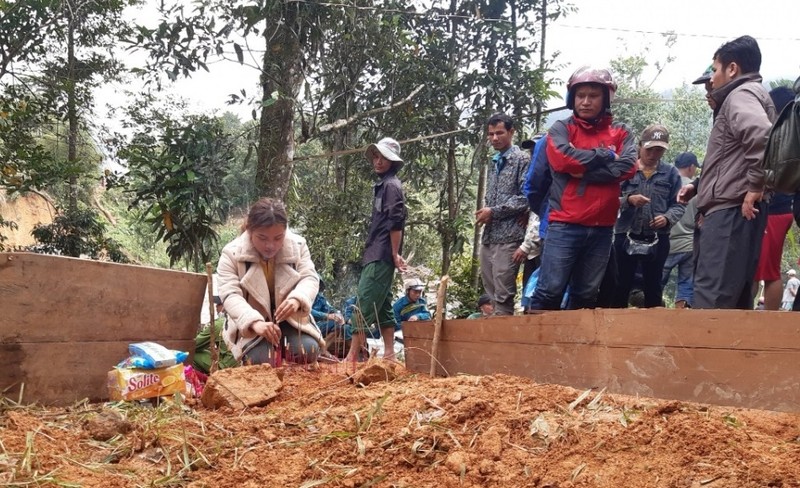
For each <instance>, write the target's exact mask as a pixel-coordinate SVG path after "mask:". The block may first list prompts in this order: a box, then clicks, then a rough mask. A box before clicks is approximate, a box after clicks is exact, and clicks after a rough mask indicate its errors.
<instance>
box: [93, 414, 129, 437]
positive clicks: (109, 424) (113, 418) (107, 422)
mask: <svg viewBox="0 0 800 488" xmlns="http://www.w3.org/2000/svg"><path fill="white" fill-rule="evenodd" d="M83 429H84V430H85V431H86V432H87V433H88V434H89V437H91V438H92V439H94V440H96V441H107V440H109V439H112V438H114V436H116V435H119V434H125V433H127V432H129V431H130V430H131V424H130V422H128V421H127V420H125V417H123V416H122V414H121V413H119V412H116V411H114V410H103V411H101V412H100V413H98V414H96V415H92V416H91V417H89V418H88V419H87V420H86V421H85V422H84V423H83Z"/></svg>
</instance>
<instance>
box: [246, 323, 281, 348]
mask: <svg viewBox="0 0 800 488" xmlns="http://www.w3.org/2000/svg"><path fill="white" fill-rule="evenodd" d="M250 328H251V329H253V332H255V333H256V334H258V335H260V336H261V337H263V338H264V339H266V340H268V341H270V342H271V343H273V344H275V345H276V346H277V345H278V344H280V342H281V328H280V327H278V324H276V323H275V322H265V321H263V320H259V321H258V322H254V323H253V325H251V326H250Z"/></svg>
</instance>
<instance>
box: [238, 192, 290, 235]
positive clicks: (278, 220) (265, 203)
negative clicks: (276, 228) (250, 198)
mask: <svg viewBox="0 0 800 488" xmlns="http://www.w3.org/2000/svg"><path fill="white" fill-rule="evenodd" d="M275 224H279V225H282V226H284V227H288V225H289V219H287V218H286V207H284V206H283V202H281V201H280V200H273V199H272V198H262V199H260V200H259V201H257V202H256V203H254V204H253V206H252V207H250V211H249V212H247V221H246V222H245V223H244V228H243V229H242V230H253V229H259V228H262V227H272V226H273V225H275Z"/></svg>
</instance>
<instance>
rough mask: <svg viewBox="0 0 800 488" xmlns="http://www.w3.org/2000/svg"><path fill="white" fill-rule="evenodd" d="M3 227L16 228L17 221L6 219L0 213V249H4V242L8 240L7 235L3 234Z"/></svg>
mask: <svg viewBox="0 0 800 488" xmlns="http://www.w3.org/2000/svg"><path fill="white" fill-rule="evenodd" d="M3 229H11V230H16V229H17V223H16V222H11V221H8V220H6V219H4V218H3V216H2V215H0V251H5V250H6V246H5V242H6V241H7V240H8V237H6V236H5V235H3Z"/></svg>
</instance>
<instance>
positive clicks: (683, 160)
mask: <svg viewBox="0 0 800 488" xmlns="http://www.w3.org/2000/svg"><path fill="white" fill-rule="evenodd" d="M691 165H695V166H697V167H698V168H699V167H700V163H698V162H697V156H695V155H694V153H692V152H682V153H680V154H678V156H677V157H676V158H675V167H676V168H688V167H689V166H691Z"/></svg>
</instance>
